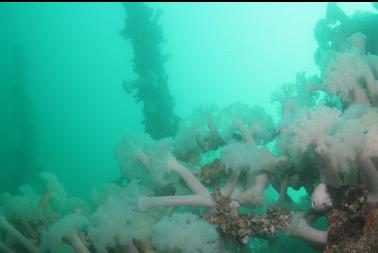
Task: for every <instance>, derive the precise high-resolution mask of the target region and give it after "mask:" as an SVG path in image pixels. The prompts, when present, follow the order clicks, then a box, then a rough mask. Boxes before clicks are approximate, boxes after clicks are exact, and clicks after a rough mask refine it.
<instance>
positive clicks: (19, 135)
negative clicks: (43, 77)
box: [0, 46, 38, 191]
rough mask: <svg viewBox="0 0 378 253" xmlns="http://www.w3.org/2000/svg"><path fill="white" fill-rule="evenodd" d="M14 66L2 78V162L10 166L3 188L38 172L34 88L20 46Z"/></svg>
mask: <svg viewBox="0 0 378 253" xmlns="http://www.w3.org/2000/svg"><path fill="white" fill-rule="evenodd" d="M11 54H12V56H11V57H12V59H11V60H10V61H11V62H10V64H9V65H10V66H11V67H10V69H9V71H8V70H4V71H3V73H4V75H2V76H1V77H0V78H1V79H2V80H1V82H2V85H3V89H2V96H1V104H2V105H3V106H2V109H1V114H2V115H3V120H4V123H2V124H3V127H2V129H3V131H2V134H1V136H2V142H3V144H4V145H3V147H2V149H1V155H0V162H1V164H2V166H4V168H5V167H7V168H9V170H4V172H3V177H4V178H6V180H4V181H5V182H7V183H3V184H1V186H0V191H14V190H15V189H14V188H13V187H12V186H14V185H20V184H22V183H25V182H27V181H28V179H30V178H32V177H33V175H35V174H37V173H38V168H37V167H38V166H37V161H36V159H35V156H34V146H35V145H36V143H37V142H36V125H35V115H34V110H33V105H32V102H31V98H30V92H29V89H28V88H29V87H28V84H27V82H26V81H25V79H26V78H25V75H26V73H25V71H26V70H25V68H26V67H25V66H26V65H27V60H26V56H25V53H24V51H23V50H22V48H21V47H20V46H15V47H13V50H12V53H11Z"/></svg>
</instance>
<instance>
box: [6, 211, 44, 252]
mask: <svg viewBox="0 0 378 253" xmlns="http://www.w3.org/2000/svg"><path fill="white" fill-rule="evenodd" d="M0 229H2V230H4V231H5V232H7V233H9V234H10V235H11V236H12V237H13V238H15V239H16V241H17V242H19V243H20V244H21V245H22V246H24V247H25V248H26V249H27V250H28V251H29V252H31V253H38V252H39V249H38V247H36V246H35V245H33V243H32V242H31V240H29V239H27V238H26V237H25V236H24V235H23V234H21V233H20V232H19V231H18V230H17V229H16V228H14V227H13V226H12V225H11V224H10V223H9V222H8V221H7V219H6V218H5V217H4V216H3V215H2V214H0Z"/></svg>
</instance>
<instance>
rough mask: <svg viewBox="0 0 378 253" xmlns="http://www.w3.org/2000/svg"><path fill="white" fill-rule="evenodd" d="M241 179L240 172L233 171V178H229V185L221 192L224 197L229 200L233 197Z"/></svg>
mask: <svg viewBox="0 0 378 253" xmlns="http://www.w3.org/2000/svg"><path fill="white" fill-rule="evenodd" d="M239 177H240V170H234V171H232V174H231V177H230V178H229V180H228V182H227V184H226V185H225V186H224V187H223V188H222V190H221V192H222V195H223V196H224V197H226V198H229V197H230V196H231V195H232V193H233V192H234V190H235V188H236V185H237V183H238V181H239Z"/></svg>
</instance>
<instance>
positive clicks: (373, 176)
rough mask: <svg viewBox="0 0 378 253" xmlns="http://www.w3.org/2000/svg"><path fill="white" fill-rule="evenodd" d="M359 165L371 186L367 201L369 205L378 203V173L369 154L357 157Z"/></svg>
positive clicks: (363, 153)
mask: <svg viewBox="0 0 378 253" xmlns="http://www.w3.org/2000/svg"><path fill="white" fill-rule="evenodd" d="M357 163H358V166H359V167H360V169H361V170H362V171H363V173H364V174H365V175H366V179H367V181H368V184H369V194H368V199H367V201H368V202H369V203H378V171H377V168H376V167H375V165H374V162H373V160H372V159H371V157H370V156H369V155H368V153H367V152H362V153H361V154H360V155H359V156H358V157H357Z"/></svg>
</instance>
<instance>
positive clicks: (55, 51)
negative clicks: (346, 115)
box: [0, 3, 372, 196]
mask: <svg viewBox="0 0 378 253" xmlns="http://www.w3.org/2000/svg"><path fill="white" fill-rule="evenodd" d="M150 5H151V6H152V7H156V8H161V9H162V10H163V11H164V14H163V16H162V18H161V24H162V26H163V29H164V34H165V37H166V38H167V44H166V45H165V50H166V51H167V52H169V53H170V54H171V56H172V57H171V59H170V60H169V61H168V63H167V64H166V68H167V72H168V73H169V77H170V79H169V84H170V89H171V92H172V94H173V96H174V97H175V100H176V112H177V113H178V114H179V115H180V116H182V117H185V116H186V115H188V114H189V113H190V111H191V109H192V108H193V107H194V106H197V105H198V104H200V103H209V102H214V103H216V104H218V105H219V106H224V105H226V104H229V103H232V102H235V101H242V102H245V103H248V104H250V105H254V104H259V105H262V106H264V107H266V108H267V110H268V111H269V112H271V113H273V112H274V107H272V106H271V104H270V99H269V95H270V93H271V92H272V90H274V89H275V88H277V87H278V86H279V85H281V84H282V83H286V82H290V81H293V80H294V79H295V74H296V73H297V72H299V71H303V70H307V71H309V72H310V73H316V71H317V69H316V67H315V64H314V61H313V57H312V55H313V52H314V50H315V48H316V43H315V40H314V37H313V27H314V25H315V23H316V21H317V20H319V19H320V18H322V17H323V16H324V15H325V7H326V4H325V3H289V4H285V3H243V4H237V3H232V4H230V3H218V4H214V3H153V4H150ZM340 6H341V8H342V9H344V10H345V11H346V12H347V13H352V12H353V11H354V10H356V9H357V8H358V9H368V10H372V8H371V7H370V3H343V4H340ZM124 18H125V12H124V9H123V6H122V5H121V4H120V3H0V38H1V39H0V55H1V56H2V57H1V58H0V71H1V73H0V74H1V75H0V89H1V90H0V108H2V109H3V112H5V111H6V108H7V102H6V101H8V100H9V89H8V88H9V87H8V88H7V85H8V86H9V83H10V82H9V78H8V79H7V74H6V72H7V71H8V70H9V69H11V68H12V65H11V64H10V62H11V54H10V49H11V48H12V47H13V45H14V44H17V45H18V46H19V47H21V48H23V50H24V51H25V56H26V59H27V61H26V72H25V75H26V79H25V82H26V83H27V85H28V91H29V92H30V98H31V101H32V105H33V110H34V113H35V124H36V127H37V142H36V144H35V149H34V150H33V151H34V154H35V157H36V158H37V160H38V162H39V166H40V168H41V169H42V170H51V171H53V172H55V173H56V174H57V175H58V176H59V177H60V178H61V180H62V181H63V183H64V184H65V185H66V187H67V190H68V192H69V194H79V195H84V196H86V195H88V194H89V192H90V190H91V189H92V187H93V186H94V185H96V184H100V183H102V182H104V181H107V180H112V179H115V178H116V177H118V175H119V172H118V166H117V163H116V161H115V159H114V157H113V149H114V147H115V145H116V143H117V142H118V141H119V139H120V138H121V137H122V136H123V135H124V134H126V133H133V132H141V131H142V129H143V126H142V125H141V124H140V122H141V120H142V114H141V105H140V104H138V105H136V104H135V103H134V100H133V98H132V97H131V96H127V95H126V94H125V93H124V91H123V89H122V86H121V82H122V81H123V80H124V79H127V80H130V79H133V78H134V77H135V76H134V73H133V72H132V68H131V58H132V51H131V47H130V44H129V42H126V41H124V39H123V38H122V37H121V36H120V35H119V31H120V30H121V29H122V28H123V26H124V24H123V22H124ZM7 98H8V100H7ZM4 101H5V102H4ZM1 103H3V104H1ZM12 120H13V119H12V115H6V114H2V115H1V120H0V124H1V125H0V139H1V143H2V144H1V146H2V147H1V150H2V151H4V153H3V154H4V155H3V160H4V161H1V164H0V169H1V179H0V183H1V184H4V185H6V184H7V182H9V178H8V175H9V171H7V168H9V166H8V164H7V162H8V161H7V159H6V158H7V157H6V154H7V153H6V151H7V149H8V148H9V147H11V146H12V143H14V139H17V134H15V133H14V131H13V132H12Z"/></svg>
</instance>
